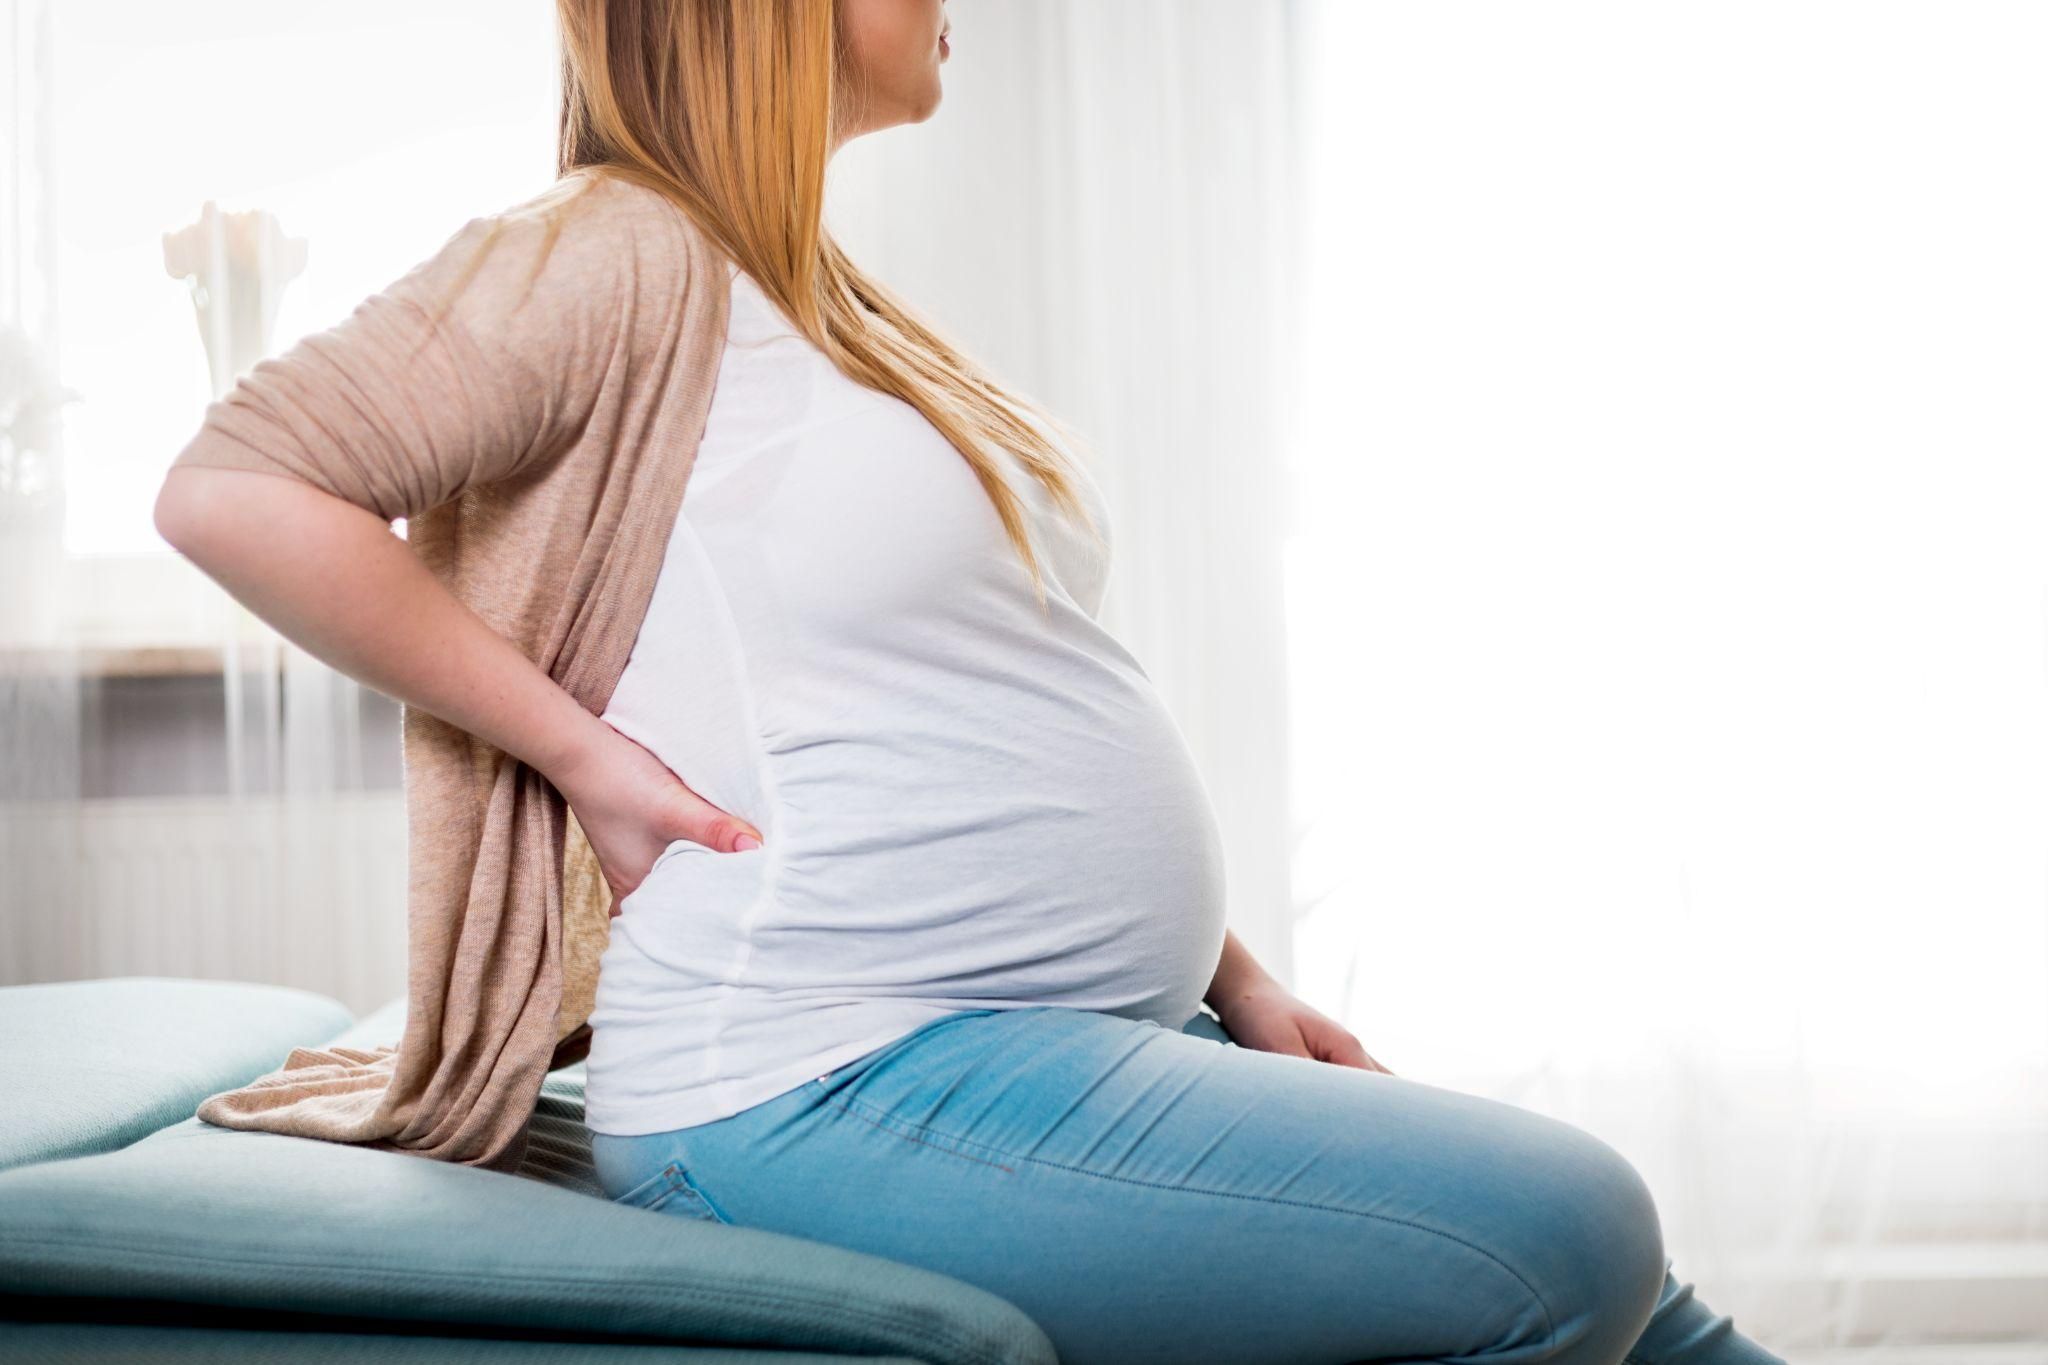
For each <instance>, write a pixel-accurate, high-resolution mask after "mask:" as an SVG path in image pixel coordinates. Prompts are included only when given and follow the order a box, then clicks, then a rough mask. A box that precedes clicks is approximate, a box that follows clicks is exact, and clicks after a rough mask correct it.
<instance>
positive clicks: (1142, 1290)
mask: <svg viewBox="0 0 2048 1365" xmlns="http://www.w3.org/2000/svg"><path fill="white" fill-rule="evenodd" d="M1205 1034H1206V1036H1204V1035H1205ZM1221 1037H1223V1035H1222V1034H1221V1031H1220V1030H1218V1029H1216V1028H1215V1026H1214V1024H1213V1021H1210V1020H1209V1019H1208V1017H1207V1016H1206V1015H1204V1016H1198V1017H1197V1019H1196V1020H1193V1021H1190V1024H1189V1025H1188V1026H1187V1027H1185V1028H1184V1029H1183V1030H1181V1031H1175V1030H1172V1029H1166V1028H1162V1027H1160V1026H1159V1025H1157V1024H1154V1023H1151V1022H1148V1021H1142V1020H1130V1019H1125V1018H1121V1017H1118V1016H1113V1015H1107V1014H1100V1013H1096V1012H1093V1011H1082V1010H1074V1009H1069V1008H1064V1007H1056V1006H1034V1007H1030V1008H1026V1009H1013V1010H969V1011H962V1012H960V1013H957V1014H953V1015H948V1016H946V1017H944V1018H941V1019H938V1020H934V1021H932V1022H930V1023H928V1024H925V1025H921V1026H920V1027H919V1028H917V1029H915V1030H913V1031H912V1032H910V1033H909V1034H906V1035H905V1036H904V1037H902V1038H899V1039H897V1040H895V1041H894V1042H892V1043H889V1044H886V1045H884V1046H883V1047H881V1048H878V1049H876V1050H875V1051H874V1052H872V1053H869V1054H868V1055H866V1056H864V1057H861V1058H859V1059H858V1060H856V1061H854V1062H852V1063H849V1064H847V1065H846V1066H843V1067H841V1068H839V1069H838V1070H836V1071H833V1072H831V1073H828V1074H827V1075H826V1076H824V1077H822V1078H820V1079H818V1080H815V1081H811V1082H807V1083H806V1084H805V1085H803V1086H800V1087H798V1088H797V1089H795V1090H792V1091H790V1092H788V1093H786V1094H784V1095H781V1096H778V1097H777V1098H775V1099H773V1100H770V1101H768V1102H767V1103H765V1104H761V1105H757V1106H755V1107H753V1108H751V1109H748V1110H745V1111H743V1112H741V1113H739V1114H735V1115H732V1116H730V1117H728V1118H725V1119H720V1120H717V1121H716V1122H713V1123H709V1124H703V1125H700V1126H698V1127H694V1128H687V1129H679V1130H677V1131H675V1132H673V1133H666V1134H654V1135H648V1136H646V1137H638V1138H606V1137H600V1138H599V1139H598V1140H597V1142H598V1149H599V1165H600V1171H601V1175H602V1176H603V1178H604V1179H605V1183H606V1188H607V1190H608V1192H614V1191H615V1192H617V1194H618V1195H619V1196H621V1197H622V1199H623V1202H632V1203H639V1204H641V1205H643V1206H659V1207H661V1208H662V1210H663V1211H664V1212H669V1213H681V1214H684V1215H686V1216H693V1217H702V1218H709V1219H712V1220H715V1221H722V1222H728V1223H734V1224H737V1225H740V1226H746V1227H756V1228H764V1229H768V1230H772V1231H778V1232H785V1233H790V1234H793V1235H797V1236H804V1237H810V1238H813V1239H815V1240H819V1241H825V1242H831V1243H834V1244H837V1245H841V1246H847V1247H851V1248H853V1249H855V1250H861V1251H867V1252H870V1253H872V1254H877V1255H883V1256H887V1257H890V1258H891V1259H895V1260H900V1261H905V1262H908V1263H911V1264H917V1265H922V1266H925V1267H927V1268H931V1269H935V1270H939V1271H941V1272H944V1273H947V1274H951V1275H954V1276H955V1277H957V1278H961V1279H965V1280H967V1281H969V1282H970V1283H976V1284H980V1285H981V1286H983V1287H984V1288H988V1289H991V1290H992V1291H993V1292H996V1293H999V1294H1002V1295H1003V1296H1004V1297H1006V1298H1009V1299H1010V1300H1011V1301H1012V1302H1014V1303H1016V1304H1017V1305H1018V1306H1019V1307H1021V1308H1023V1309H1024V1310H1025V1311H1026V1312H1028V1313H1030V1314H1031V1315H1032V1316H1033V1317H1035V1318H1037V1319H1038V1320H1039V1321H1040V1323H1041V1325H1043V1326H1045V1328H1046V1330H1047V1332H1048V1333H1049V1334H1051V1335H1052V1336H1053V1339H1054V1341H1055V1342H1056V1343H1059V1344H1060V1345H1061V1347H1062V1359H1069V1358H1070V1357H1071V1358H1074V1359H1081V1360H1086V1359H1090V1358H1093V1359H1103V1360H1123V1361H1129V1362H1137V1361H1142V1360H1147V1359H1162V1360H1165V1359H1178V1360H1183V1361H1190V1362H1192V1361H1196V1360H1202V1359H1215V1360H1235V1361H1240V1362H1249V1361H1255V1360H1258V1359H1262V1358H1265V1359H1280V1358H1286V1359H1315V1358H1319V1356H1320V1358H1326V1359H1330V1360H1352V1359H1360V1358H1364V1357H1367V1356H1372V1355H1385V1356H1400V1355H1409V1356H1413V1357H1417V1358H1422V1357H1427V1356H1429V1355H1431V1354H1437V1355H1444V1356H1449V1355H1454V1354H1458V1353H1462V1352H1467V1351H1469V1352H1474V1353H1477V1352H1481V1351H1486V1350H1501V1349H1502V1348H1503V1347H1508V1348H1509V1353H1508V1354H1504V1355H1502V1357H1501V1358H1502V1359H1515V1358H1518V1357H1517V1356H1515V1355H1514V1354H1512V1344H1513V1343H1520V1345H1521V1347H1522V1348H1523V1349H1524V1350H1526V1352H1527V1354H1526V1357H1525V1358H1526V1359H1529V1360H1532V1361H1533V1360H1575V1359H1586V1360H1597V1359H1600V1358H1602V1357H1601V1353H1602V1352H1603V1351H1605V1350H1606V1348H1607V1347H1608V1346H1609V1345H1610V1344H1611V1345H1613V1346H1614V1347H1615V1349H1614V1350H1613V1352H1612V1353H1611V1354H1609V1355H1607V1356H1606V1359H1608V1360H1613V1359H1618V1358H1619V1356H1620V1353H1621V1351H1622V1350H1623V1349H1626V1347H1627V1345H1628V1344H1629V1342H1630V1341H1632V1340H1633V1339H1634V1336H1635V1334H1636V1332H1639V1331H1640V1329H1641V1327H1642V1324H1643V1321H1644V1320H1646V1319H1647V1318H1648V1316H1649V1313H1650V1310H1651V1306H1652V1304H1653V1303H1654V1302H1655V1299H1656V1296H1657V1293H1658V1289H1659V1287H1660V1286H1661V1285H1662V1283H1663V1281H1664V1277H1665V1272H1666V1263H1665V1261H1664V1259H1663V1248H1662V1242H1661V1235H1660V1231H1659V1228H1658V1223H1657V1218H1656V1214H1655V1210H1654V1207H1653V1205H1652V1203H1651V1199H1650V1195H1649V1192H1648V1190H1647V1189H1646V1188H1645V1187H1644V1186H1643V1183H1642V1181H1641V1179H1640V1177H1639V1176H1637V1175H1636V1173H1635V1171H1634V1169H1633V1168H1632V1167H1630V1166H1629V1165H1628V1163H1627V1162H1626V1161H1625V1160H1623V1159H1622V1158H1621V1156H1620V1155H1619V1154H1618V1153H1617V1152H1615V1151H1614V1150H1613V1149H1612V1148H1611V1147H1608V1146H1607V1145H1606V1144H1605V1143H1603V1142H1601V1141H1600V1140H1599V1139H1597V1138H1595V1137H1593V1136H1592V1135H1591V1134H1589V1133H1586V1132H1584V1131H1582V1130H1580V1129H1578V1128H1574V1127H1572V1126H1570V1125H1567V1124H1564V1123H1562V1122H1559V1121H1557V1120H1554V1119H1550V1118H1548V1117H1545V1116H1542V1115H1539V1114H1536V1113H1533V1112H1531V1111H1528V1110H1524V1109H1521V1108H1518V1107H1515V1106H1512V1105H1508V1104H1503V1103H1500V1102H1497V1101H1492V1100H1487V1099H1483V1098H1480V1097H1477V1096H1472V1095H1467V1094H1463V1093H1461V1092H1458V1091H1453V1090H1448V1089H1443V1088H1440V1087H1436V1086H1431V1085H1428V1084H1425V1083H1422V1082H1418V1081H1411V1080H1407V1079H1404V1078H1400V1077H1394V1076H1388V1075H1385V1074H1382V1073H1376V1072H1367V1071H1361V1070H1358V1069H1355V1068H1349V1067H1340V1066H1335V1065H1332V1064H1329V1063H1325V1062H1318V1061H1311V1060H1309V1059H1307V1058H1301V1057H1288V1056H1281V1055H1278V1054H1273V1053H1265V1052H1257V1051H1252V1050H1249V1049H1244V1048H1238V1047H1235V1046H1230V1045H1228V1044H1227V1043H1223V1042H1220V1041H1219V1039H1220V1038H1221ZM1631 1320H1632V1321H1631ZM1276 1332H1277V1333H1278V1335H1277V1336H1276V1335H1275V1334H1276Z"/></svg>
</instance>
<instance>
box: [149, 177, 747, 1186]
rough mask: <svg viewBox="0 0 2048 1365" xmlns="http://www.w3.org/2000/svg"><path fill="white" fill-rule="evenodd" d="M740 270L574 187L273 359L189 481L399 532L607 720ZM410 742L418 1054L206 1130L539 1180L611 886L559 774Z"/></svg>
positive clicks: (403, 1049) (226, 1117)
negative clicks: (552, 1104)
mask: <svg viewBox="0 0 2048 1365" xmlns="http://www.w3.org/2000/svg"><path fill="white" fill-rule="evenodd" d="M723 259H724V257H723V255H722V253H721V252H720V251H719V249H718V248H717V247H716V245H715V244H714V243H713V241H712V239H711V238H710V237H709V236H708V235H707V234H705V233H704V232H703V231H702V230H701V229H700V228H698V227H697V226H696V225H695V224H694V223H693V222H692V221H691V220H690V219H689V218H688V217H686V216H685V214H684V213H683V212H682V210H681V209H679V208H678V207H677V206H676V205H675V203H674V202H673V201H672V200H670V199H669V198H668V197H667V196H666V194H665V193H663V192H661V191H658V190H654V189H651V188H648V187H645V186H640V185H635V184H633V183H630V182H624V181H621V180H619V179H616V178H615V177H612V176H609V175H606V176H603V177H601V178H594V179H586V178H585V177H584V176H582V175H580V174H577V173H572V174H571V175H570V176H566V177H564V178H563V180H562V181H560V182H557V185H556V186H555V187H554V188H551V189H550V190H548V191H547V192H545V193H543V194H541V195H539V196H536V197H535V198H534V199H531V200H528V201H527V202H526V203H524V204H521V205H518V206H515V207H514V208H513V209H510V210H507V211H505V212H503V213H497V214H492V215H489V216H487V217H484V218H477V219H472V220H470V221H469V222H468V223H467V224H465V225H464V226H463V228H462V229H461V230H459V231H458V232H456V233H455V234H453V235H452V236H451V237H450V238H448V239H447V240H446V241H445V242H444V243H443V244H442V246H441V247H440V248H439V249H438V250H437V251H436V252H435V253H434V254H433V255H432V256H431V257H430V258H429V259H427V260H425V261H423V262H421V263H420V264H419V265H417V266H415V267H414V268H413V269H412V270H410V271H408V272H406V274H405V275H404V276H402V277H401V278H399V279H398V280H396V281H394V282H393V283H392V284H390V285H389V286H387V287H386V288H385V289H383V290H381V291H379V292H378V293H377V294H375V295H373V296H371V297H370V298H368V299H365V300H364V301H363V302H362V303H361V304H360V305H359V306H358V307H357V308H356V309H355V310H354V311H353V312H352V313H351V314H350V315H349V316H348V317H347V318H345V319H344V320H343V321H341V322H340V323H339V324H337V325H336V326H334V327H332V328H330V329H328V330H326V331H324V332H320V333H317V334H315V335H313V336H309V337H307V338H305V339H304V340H302V341H300V342H298V343H297V344H296V345H294V346H293V347H291V348H290V349H289V350H288V351H286V352H284V353H283V354H281V355H279V356H277V357H275V358H273V359H266V360H263V361H260V362H258V363H257V364H256V365H255V366H254V367H253V368H252V369H251V371H250V372H249V373H248V374H247V375H245V376H244V377H243V378H242V379H241V380H240V381H239V382H238V383H237V384H236V386H235V387H234V389H233V390H232V391H230V392H229V393H228V394H226V395H225V396H224V397H222V398H221V399H219V400H218V401H216V402H214V403H213V404H212V405H211V406H210V407H209V408H208V409H207V411H206V415H205V419H204V423H203V425H202V427H201V429H200V430H199V432H198V434H197V435H195V436H194V437H193V438H192V440H191V442H190V443H189V444H188V445H187V446H186V447H185V448H184V449H183V450H182V451H180V452H179V454H178V455H177V457H176V459H175V461H174V467H176V466H178V465H185V466H210V467H214V468H223V469H241V470H253V471H259V472H262V473H266V474H270V475H275V476H281V477H287V478H294V479H298V480H301V481H303V482H304V483H307V484H309V485H311V486H314V487H317V488H320V489H322V490H324V491H325V492H328V493H330V494H333V495H334V496H336V497H340V498H343V499H346V500H347V501H348V502H351V503H353V504H355V505H356V506H358V507H363V508H366V509H368V510H370V511H373V512H374V513H376V514H377V515H378V516H380V517H383V518H386V519H396V518H399V517H404V518H406V519H407V532H406V539H407V541H408V542H409V543H410V544H411V546H412V548H413V550H414V552H415V553H417V554H418V555H419V557H420V559H421V560H422V561H423V562H424V563H425V564H426V565H427V567H428V569H429V570H430V571H431V572H432V573H434V574H435V576H436V577H437V578H438V579H440V580H441V581H442V582H443V583H444V584H446V585H447V587H448V588H449V590H450V591H451V592H452V593H453V594H454V596H455V597H456V598H457V600H459V601H461V602H463V603H464V604H465V605H467V606H469V607H470V608H471V609H472V610H474V611H475V612H476V613H477V614H478V615H479V616H480V617H481V618H482V619H483V620H484V621H485V623H486V624H488V625H489V626H491V627H492V628H493V629H494V630H496V631H498V632H499V633H500V634H502V635H504V636H505V637H506V638H507V639H508V640H510V641H511V642H512V643H513V644H514V645H516V646H517V647H518V648H519V649H520V650H521V651H522V652H523V653H524V654H525V655H526V656H527V657H528V658H529V659H531V660H533V662H534V663H535V664H536V666H538V667H539V668H541V669H542V670H543V671H544V672H546V673H547V675H548V676H549V677H550V678H552V679H553V680H554V681H555V682H556V683H558V684H559V685H560V686H561V687H562V688H563V690H565V691H567V692H568V693H569V694H570V695H571V696H573V697H575V698H576V700H577V701H578V702H579V703H581V704H582V705H583V706H584V707H586V708H587V709H588V710H589V711H590V712H591V713H592V714H593V715H602V714H603V712H604V709H605V706H606V704H607V702H608V701H609V698H610V696H611V692H612V689H613V688H614V687H615V686H616V685H617V682H618V678H619V676H620V674H621V673H622V672H623V671H624V669H625V666H626V662H627V660H628V658H629V657H630V655H631V652H632V646H633V642H634V640H635V638H636V637H637V634H638V630H639V626H640V622H641V620H642V619H643V617H644V615H645V612H646V609H647V604H648V602H649V600H650V598H651V596H652V593H653V586H654V582H655V579H656V576H657V574H658V572H659V568H660V564H661V559H662V554H663V550H664V547H665V545H666V542H667V538H668V536H669V533H670V529H671V528H672V526H673V525H674V523H675V519H676V516H677V514H678V511H679V508H680V504H681V501H682V497H683V490H684V487H685V485H686V483H687V481H688V478H689V473H690V470H691V468H692V467H693V465H694V463H695V458H696V451H697V446H698V443H699V441H700V440H701V439H702V435H703V430H704V424H705V421H706V417H707V413H708V410H709V407H710V401H711V393H712V390H713V388H714V387H715V384H716V379H717V373H718V363H719V357H720V354H721V351H722V347H723V344H724V338H725V323H726V316H727V307H728V300H729V294H728V290H727V288H726V280H727V278H728V277H727V275H726V274H725V272H724V271H723V270H721V269H718V268H717V265H718V263H719V262H721V261H722V260H723ZM394 605H395V606H401V607H402V604H394ZM403 737H404V746H405V753H404V760H405V787H406V792H405V796H406V826H407V880H408V887H407V905H406V912H407V980H406V990H407V1009H406V1023H405V1034H404V1037H403V1040H402V1041H401V1043H400V1044H399V1045H398V1046H397V1047H396V1048H391V1047H381V1048H369V1049H355V1048H331V1049H318V1048H300V1049H296V1050H294V1051H293V1052H292V1053H291V1055H290V1056H288V1057H287V1058H286V1059H285V1061H284V1064H283V1065H282V1066H281V1067H280V1068H279V1069H278V1070H276V1071H274V1072H271V1073H269V1074H266V1075H264V1076H261V1077H259V1078H257V1079H256V1080H254V1081H252V1082H250V1083H249V1084H247V1085H245V1086H242V1087H239V1088H238V1089H235V1090H230V1091H224V1092H222V1093H220V1094H217V1095H212V1096H209V1097H207V1099H206V1100H205V1101H204V1102H203V1103H202V1104H201V1105H200V1107H199V1109H198V1116H199V1117H200V1118H201V1119H202V1120H204V1121H206V1122H209V1123H215V1124H219V1125H221V1126H223V1127H231V1128H243V1129H261V1130H265V1131H269V1132H277V1133H286V1134H291V1135H295V1136H302V1137H315V1138H323V1139H327V1140H330V1141H338V1142H350V1143H361V1144H366V1145H371V1146H375V1147H380V1148H389V1149H395V1150H399V1151H403V1152H407V1153H410V1154H413V1155H417V1156H425V1157H429V1158H433V1159H436V1160H443V1161H456V1162H462V1163H465V1164H470V1165H478V1166H485V1167H489V1168H491V1169H495V1170H502V1171H513V1170H517V1169H519V1167H520V1165H521V1163H522V1161H523V1159H524V1154H525V1150H526V1141H527V1125H528V1121H529V1120H530V1118H531V1116H532V1113H533V1109H534V1105H535V1103H536V1100H537V1097H538V1094H539V1090H540V1085H541V1082H542V1080H543V1079H544V1077H545V1075H546V1073H547V1071H548V1070H550V1069H552V1068H553V1067H556V1066H561V1065H566V1064H568V1063H570V1062H573V1061H575V1060H577V1058H578V1057H579V1056H580V1055H581V1053H582V1051H584V1050H587V1048H588V1045H589V1038H590V1029H589V1025H588V1017H589V1011H590V1009H591V1006H592V1001H593V998H594V995H595V989H596V975H597V968H598V964H599V961H600V959H601V957H602V954H603V950H604V946H605V943H606V940H607V938H608V935H609V911H610V908H611V906H610V894H609V888H608V887H607V886H606V884H605V881H604V878H603V876H602V874H601V872H600V870H599V869H598V867H597V865H596V858H595V855H594V854H593V853H592V852H591V850H590V847H589V843H588V841H587V840H586V839H584V838H583V837H582V831H581V829H580V828H579V827H578V826H577V824H576V821H575V818H574V813H573V812H572V811H570V810H569V808H568V805H567V802H566V801H565V800H564V798H563V797H562V795H561V793H560V792H559V791H557V790H556V789H555V788H554V786H553V785H552V784H551V783H550V782H548V781H547V779H546V777H545V776H544V775H542V774H540V773H538V772H536V771H535V770H533V769H532V768H530V767H528V766H527V765H526V764H524V763H521V762H518V761H517V760H515V759H513V758H512V757H511V756H510V755H509V754H506V753H505V752H503V751H502V750H499V749H497V748H496V747H495V746H492V745H489V744H487V743H485V742H484V741H482V740H481V739H479V738H477V737H476V736H474V735H470V734H468V733H466V732H464V731H463V730H461V729H459V728H458V727H456V726H455V725H453V724H451V723H449V722H447V721H444V720H442V719H440V718H439V717H437V716H434V715H431V714H429V713H427V712H424V711H422V710H420V709H419V708H417V707H407V708H406V710H405V715H404V724H403Z"/></svg>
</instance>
